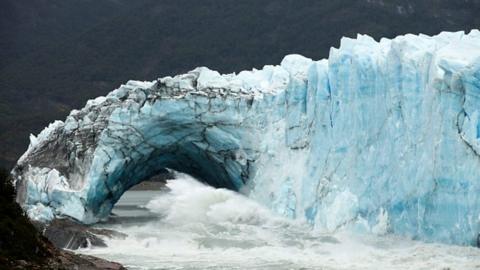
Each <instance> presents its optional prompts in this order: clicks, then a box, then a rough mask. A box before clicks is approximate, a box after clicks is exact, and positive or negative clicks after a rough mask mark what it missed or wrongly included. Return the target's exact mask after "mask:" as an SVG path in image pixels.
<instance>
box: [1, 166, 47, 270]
mask: <svg viewBox="0 0 480 270" xmlns="http://www.w3.org/2000/svg"><path fill="white" fill-rule="evenodd" d="M0 206H1V207H0V265H4V266H6V265H9V263H10V262H12V261H20V260H22V261H25V262H30V263H31V262H34V263H38V264H42V263H43V262H44V261H45V259H46V258H48V257H50V256H52V255H51V251H50V250H49V249H48V248H47V246H46V244H45V239H44V238H43V237H42V236H41V235H40V233H39V232H37V230H36V229H35V227H34V226H33V225H32V224H31V223H30V221H29V219H28V218H27V217H26V215H25V214H24V212H23V210H22V209H21V208H20V206H19V205H18V204H17V203H16V202H15V189H14V187H13V185H12V182H11V179H10V177H9V173H8V172H7V171H6V170H4V169H0Z"/></svg>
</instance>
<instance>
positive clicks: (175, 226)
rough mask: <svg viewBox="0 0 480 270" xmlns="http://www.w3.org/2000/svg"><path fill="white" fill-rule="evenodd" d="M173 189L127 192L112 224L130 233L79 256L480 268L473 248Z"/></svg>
mask: <svg viewBox="0 0 480 270" xmlns="http://www.w3.org/2000/svg"><path fill="white" fill-rule="evenodd" d="M167 187H168V188H169V189H170V191H169V192H153V191H129V192H127V193H126V194H124V196H123V197H122V199H121V200H120V201H119V202H118V203H117V205H116V207H115V209H114V210H113V212H114V213H115V214H116V216H114V217H112V218H111V219H110V220H109V221H108V222H107V223H104V224H99V225H97V226H99V227H103V228H109V229H113V230H117V231H120V232H123V233H125V234H127V235H128V236H127V237H126V238H125V239H119V238H115V239H106V242H107V245H108V247H106V248H97V247H94V248H88V249H83V250H81V251H80V252H82V253H86V254H89V255H94V256H98V257H102V258H105V259H108V260H113V261H117V262H120V263H122V264H124V265H125V266H126V267H127V268H128V269H462V270H463V269H480V251H479V249H476V248H472V247H460V246H449V245H441V244H427V243H422V242H418V241H412V240H408V239H404V238H398V237H393V236H372V235H363V236H360V235H355V234H350V233H348V232H338V233H336V234H334V235H331V234H330V235H326V234H322V233H320V232H316V231H314V230H312V229H311V228H310V227H308V226H307V225H305V224H302V223H300V222H296V221H292V220H287V219H284V218H282V217H278V216H275V215H274V214H272V213H271V212H270V211H269V210H268V209H266V208H264V207H262V206H261V205H259V204H257V203H256V202H254V201H252V200H250V199H249V198H246V197H244V196H242V195H240V194H237V193H235V192H232V191H229V190H225V189H215V188H212V187H210V186H206V185H204V184H202V183H200V182H198V181H197V180H195V179H193V178H192V177H190V176H188V175H184V174H179V178H178V179H175V180H171V181H169V182H168V183H167Z"/></svg>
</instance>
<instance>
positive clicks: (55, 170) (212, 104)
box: [13, 30, 480, 244]
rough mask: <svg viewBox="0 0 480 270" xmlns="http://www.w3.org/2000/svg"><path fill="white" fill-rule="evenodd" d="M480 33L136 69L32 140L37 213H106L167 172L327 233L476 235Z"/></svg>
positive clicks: (28, 165) (20, 169) (30, 170)
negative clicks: (273, 59)
mask: <svg viewBox="0 0 480 270" xmlns="http://www.w3.org/2000/svg"><path fill="white" fill-rule="evenodd" d="M479 97H480V32H479V31H476V30H475V31H472V32H470V33H469V34H464V33H463V32H456V33H446V32H444V33H441V34H439V35H437V36H434V37H429V36H425V35H419V36H415V35H405V36H399V37H397V38H395V39H393V40H388V39H382V40H381V41H380V42H376V41H374V40H373V39H372V38H370V37H368V36H362V35H359V36H358V37H357V38H356V39H350V38H343V39H342V41H341V45H340V48H338V49H333V48H332V49H331V51H330V56H329V59H328V60H320V61H312V60H310V59H307V58H304V57H302V56H299V55H290V56H287V57H285V59H284V60H283V61H282V63H281V64H280V66H265V67H264V68H263V69H262V70H253V71H242V72H240V73H239V74H227V75H220V74H219V73H217V72H216V71H212V70H209V69H207V68H197V69H195V70H193V71H191V72H189V73H187V74H184V75H179V76H175V77H173V78H172V77H166V78H161V79H158V80H156V81H153V82H136V81H130V82H128V83H127V84H126V85H123V86H121V87H120V88H119V89H117V90H114V91H113V92H111V93H110V94H108V95H107V96H106V97H99V98H97V99H95V100H91V101H89V102H88V103H87V105H86V106H85V107H84V108H83V109H81V110H79V111H73V112H72V113H71V114H70V116H68V117H67V119H66V121H65V122H61V121H57V122H55V123H53V124H51V125H50V126H49V127H48V128H46V129H45V130H44V131H42V132H41V133H40V134H39V135H38V137H34V136H32V137H31V144H30V147H29V149H28V150H27V152H26V153H25V154H24V155H23V156H22V157H21V158H20V160H19V161H18V164H17V166H16V167H15V169H14V171H13V173H14V175H15V179H16V183H17V190H18V200H19V202H21V203H22V204H23V206H24V207H25V209H26V210H27V211H28V213H29V215H30V216H31V217H32V218H36V219H41V220H49V219H52V218H54V217H55V216H61V215H68V216H71V217H74V218H76V219H78V220H81V221H83V222H85V223H90V222H95V221H98V220H99V219H101V218H105V217H106V216H107V215H108V213H109V212H110V210H111V208H112V206H113V205H114V203H115V202H116V201H117V200H118V199H119V198H120V196H121V195H122V194H123V192H124V191H125V190H128V188H130V187H131V186H132V185H134V184H136V183H138V182H140V181H142V180H144V179H145V178H147V177H148V176H151V175H153V174H155V172H156V171H158V170H159V169H161V168H165V167H168V168H173V169H176V170H179V171H183V172H187V173H190V174H193V175H195V176H197V177H200V178H201V179H203V180H204V181H206V182H208V183H209V184H211V185H213V186H217V187H227V188H230V189H234V190H239V191H241V192H243V193H245V194H247V195H248V196H250V197H251V198H254V199H255V200H257V201H259V202H261V203H263V204H265V205H267V206H269V207H270V208H272V209H274V210H275V211H276V212H278V213H280V214H282V215H285V216H288V217H291V218H297V219H302V220H305V221H307V222H309V223H311V224H312V226H314V227H315V228H317V229H319V230H323V231H336V230H338V229H342V228H346V229H350V230H356V231H362V232H363V231H367V232H373V233H377V234H383V233H395V234H401V235H407V236H410V237H413V238H418V239H422V240H427V241H439V242H445V243H455V244H474V242H475V239H476V237H477V234H478V233H479V232H480V195H479V192H480V158H479V154H480V139H479V138H480V123H479V117H480V115H479V109H480V100H479Z"/></svg>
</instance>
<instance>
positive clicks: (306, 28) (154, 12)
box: [0, 0, 480, 166]
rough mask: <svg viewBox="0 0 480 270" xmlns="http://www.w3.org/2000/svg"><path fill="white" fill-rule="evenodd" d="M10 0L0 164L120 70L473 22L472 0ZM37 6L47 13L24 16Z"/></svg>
mask: <svg viewBox="0 0 480 270" xmlns="http://www.w3.org/2000/svg"><path fill="white" fill-rule="evenodd" d="M18 1H19V0H4V1H2V9H1V10H2V12H4V13H7V14H5V15H8V18H7V19H5V18H3V19H1V24H2V25H1V27H0V29H1V31H2V32H1V33H2V36H3V35H5V36H7V37H8V38H7V39H5V40H2V41H1V43H0V46H1V47H0V51H1V52H2V53H4V54H7V56H5V57H6V58H5V59H8V61H6V62H4V63H3V64H2V65H0V67H2V66H3V68H2V69H0V119H1V121H0V142H1V145H3V146H1V147H0V153H2V154H1V155H0V164H1V163H3V164H5V165H8V166H11V165H12V164H13V163H14V162H15V160H16V159H17V158H18V157H19V155H20V154H21V153H22V152H23V151H24V150H25V149H26V147H27V145H28V134H29V133H34V134H36V133H38V132H39V131H40V130H41V129H42V128H43V127H44V126H46V125H47V124H48V123H49V122H52V121H53V120H55V119H62V120H63V119H64V118H65V116H66V115H67V114H68V112H69V111H70V110H71V109H73V108H78V107H82V106H83V105H84V103H85V102H86V100H87V99H88V98H93V97H95V96H98V95H104V94H106V93H108V92H109V91H111V90H112V89H114V88H116V87H118V86H119V84H121V83H122V82H125V81H127V80H129V79H137V80H153V79H156V78H158V77H160V76H165V75H173V74H176V73H180V72H186V71H188V70H191V69H193V68H194V67H196V66H208V67H210V68H212V69H217V70H219V71H221V72H233V71H239V70H242V69H250V68H252V67H256V68H260V67H262V66H263V65H265V64H278V63H279V62H280V61H281V59H282V57H283V56H284V55H286V54H290V53H300V54H303V55H305V56H308V57H311V58H314V59H320V58H323V57H327V56H328V51H329V48H330V47H331V46H338V43H339V40H340V38H341V37H342V36H355V35H356V34H357V33H364V34H369V35H372V36H373V37H375V38H376V39H379V38H380V37H394V36H396V35H399V34H404V33H425V34H436V33H438V32H440V31H444V30H448V31H456V30H466V31H468V30H470V29H472V28H478V27H480V16H478V14H480V1H479V0H470V1H467V0H464V1H450V0H424V1H413V0H409V1H400V0H392V1H382V0H338V1H324V0H321V1H318V0H304V1H293V0H284V1H265V0H243V1H238V0H204V1H201V2H198V1H190V0H159V1H157V0H141V1H126V0H123V1H120V0H119V1H114V0H96V1H93V0H82V1H80V0H79V1H73V0H64V1H60V0H55V1H41V0H32V1H28V2H34V4H33V5H32V7H29V8H26V10H24V9H22V8H17V9H10V10H11V11H9V12H5V8H3V7H10V6H16V5H17V4H16V3H17V2H18ZM19 2H23V3H25V2H26V1H25V0H23V1H19ZM57 2H58V3H57ZM47 3H48V4H47ZM51 3H55V4H54V5H53V4H52V5H50V4H51ZM40 11H42V12H44V13H46V14H47V16H40V15H38V14H37V15H35V16H33V15H32V16H27V15H28V14H30V15H31V14H32V12H33V13H34V14H36V13H35V12H38V13H39V12H40ZM25 13H26V14H25ZM39 14H40V13H39ZM42 14H43V13H42ZM0 15H1V14H0ZM18 29H26V30H25V31H24V30H22V31H20V30H18ZM30 39H32V40H30ZM19 44H20V45H19ZM37 44H38V46H37ZM33 48H34V49H33ZM11 51H14V54H15V57H12V56H11V54H12V53H10V52H11ZM26 52H28V53H26ZM19 56H21V57H19Z"/></svg>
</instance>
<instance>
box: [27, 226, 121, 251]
mask: <svg viewBox="0 0 480 270" xmlns="http://www.w3.org/2000/svg"><path fill="white" fill-rule="evenodd" d="M36 226H37V228H40V229H41V231H42V233H43V235H44V236H45V237H47V238H48V240H50V242H52V243H53V244H54V245H55V246H56V247H58V248H65V249H70V250H75V249H79V248H86V247H89V246H97V247H105V246H106V244H105V241H104V240H103V239H102V238H101V237H100V236H106V237H125V235H124V234H122V233H119V232H116V231H113V230H107V229H96V228H91V227H89V226H86V225H83V224H81V223H78V222H75V221H73V220H71V219H67V218H66V219H55V220H53V221H52V222H51V223H49V224H46V225H41V224H38V223H37V225H36ZM42 227H43V228H42Z"/></svg>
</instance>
